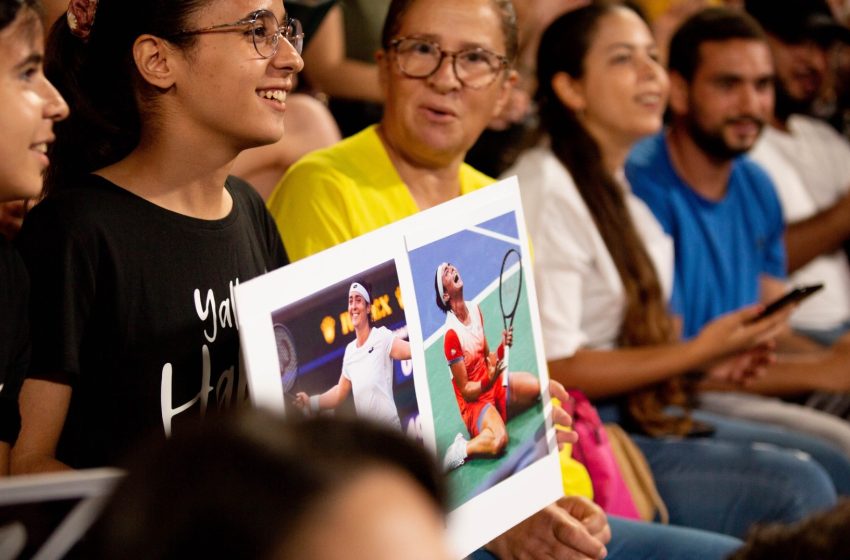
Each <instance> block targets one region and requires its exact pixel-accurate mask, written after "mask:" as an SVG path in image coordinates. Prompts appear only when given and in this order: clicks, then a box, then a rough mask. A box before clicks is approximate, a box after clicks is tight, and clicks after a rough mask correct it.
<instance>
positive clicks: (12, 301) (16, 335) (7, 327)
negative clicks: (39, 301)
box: [0, 235, 29, 443]
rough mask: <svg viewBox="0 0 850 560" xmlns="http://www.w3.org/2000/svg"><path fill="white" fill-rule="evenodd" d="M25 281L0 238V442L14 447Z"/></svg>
mask: <svg viewBox="0 0 850 560" xmlns="http://www.w3.org/2000/svg"><path fill="white" fill-rule="evenodd" d="M28 294H29V280H28V279H27V271H26V268H25V267H24V263H23V261H21V257H20V256H19V255H18V253H17V251H15V249H14V248H13V247H12V245H11V243H9V242H8V241H7V240H6V238H5V237H3V236H2V235H0V313H1V314H2V315H0V316H2V319H0V386H2V389H0V441H5V442H7V443H14V442H15V438H16V437H17V436H18V431H19V429H20V424H21V421H20V416H19V414H18V390H19V389H20V384H21V381H22V380H23V377H24V375H25V373H26V369H27V364H28V363H29V324H28V322H27V297H28Z"/></svg>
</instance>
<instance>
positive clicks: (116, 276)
mask: <svg viewBox="0 0 850 560" xmlns="http://www.w3.org/2000/svg"><path fill="white" fill-rule="evenodd" d="M301 41H302V36H301V34H300V26H299V24H298V22H297V21H295V20H290V19H287V18H286V15H285V12H284V7H283V4H282V3H281V2H279V1H273V0H180V1H175V0H169V1H165V0H145V1H135V2H125V1H122V0H100V2H97V1H96V0H73V1H72V2H71V4H70V6H69V9H68V17H67V18H62V19H60V20H59V21H58V22H57V24H56V25H55V26H54V28H53V30H52V33H51V36H50V39H49V46H48V53H47V70H48V75H49V76H50V77H51V78H52V79H53V80H54V83H56V84H57V87H58V88H59V90H60V91H61V92H62V93H63V94H64V95H65V96H66V98H67V99H68V100H69V102H70V104H71V106H72V107H73V108H74V114H73V117H71V118H70V119H68V120H67V121H66V122H65V123H63V126H61V127H57V138H56V143H55V144H54V146H53V147H52V148H51V150H50V152H49V155H50V158H51V163H50V166H49V168H48V170H47V179H46V191H47V196H46V198H45V199H44V201H43V202H41V203H40V204H39V205H38V206H37V207H36V208H35V209H34V210H33V211H32V212H31V213H30V215H29V216H28V217H27V219H26V221H25V225H24V227H23V230H22V232H21V235H20V238H19V241H20V249H21V253H22V255H23V257H24V260H25V262H26V264H27V266H28V269H29V272H30V276H31V286H32V294H33V297H32V305H31V320H32V332H33V357H34V358H33V360H32V366H31V368H30V374H29V376H28V378H27V380H26V381H25V382H24V385H23V387H22V390H21V397H20V404H21V416H22V429H21V434H20V437H19V439H18V443H17V445H16V446H15V447H14V449H13V451H12V468H13V471H16V472H33V471H41V470H55V469H61V468H66V467H74V468H79V467H91V466H98V465H105V464H113V463H114V462H115V461H116V458H117V457H119V456H120V455H121V454H122V453H123V452H124V451H125V450H126V449H127V448H129V447H131V446H133V445H134V444H135V443H136V442H137V441H138V440H139V439H140V438H141V437H142V436H145V435H148V434H159V435H160V436H167V435H169V434H170V433H172V432H176V431H179V430H180V429H181V426H185V424H187V423H192V422H195V421H197V420H199V419H201V418H203V417H204V415H205V414H206V415H209V414H214V413H217V412H220V411H223V410H225V409H227V408H228V407H230V406H231V405H233V404H236V403H238V402H242V401H244V400H245V398H246V391H245V380H244V379H243V377H242V374H241V372H240V368H239V344H238V336H237V332H236V329H237V327H238V325H237V323H236V317H235V315H234V309H233V300H232V298H233V287H234V286H235V285H236V284H238V283H239V282H244V281H246V280H248V279H250V278H252V277H254V276H257V275H259V274H262V273H263V272H265V271H268V270H271V269H274V268H277V267H279V266H282V265H284V264H286V262H287V258H286V254H285V252H284V250H283V247H282V245H281V242H280V238H279V237H278V235H277V231H276V228H275V226H274V224H273V221H272V219H271V217H270V216H269V215H268V214H267V213H266V211H265V208H264V207H263V204H262V201H261V199H260V198H259V196H257V195H256V193H255V192H254V191H253V190H252V189H251V188H250V187H249V186H248V185H247V184H245V183H243V182H241V181H239V180H237V179H235V178H233V177H229V176H228V171H229V169H230V166H231V164H232V162H233V160H234V159H235V158H236V156H237V154H239V152H240V151H242V150H243V149H246V148H250V147H253V146H259V145H263V144H268V143H272V142H275V141H277V140H278V139H279V138H280V137H281V135H282V134H283V128H284V113H285V110H286V103H285V101H286V95H287V93H288V92H289V91H290V90H291V89H292V87H293V83H292V82H293V77H294V75H295V74H296V73H297V72H298V71H300V70H301V68H302V65H303V63H302V60H301V57H300V49H301Z"/></svg>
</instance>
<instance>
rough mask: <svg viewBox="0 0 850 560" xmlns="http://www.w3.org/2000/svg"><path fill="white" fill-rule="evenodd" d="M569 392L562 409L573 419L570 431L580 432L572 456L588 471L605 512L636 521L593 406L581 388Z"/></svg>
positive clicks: (629, 499)
mask: <svg viewBox="0 0 850 560" xmlns="http://www.w3.org/2000/svg"><path fill="white" fill-rule="evenodd" d="M569 393H570V403H569V404H568V405H567V406H566V407H565V409H566V411H567V412H568V413H569V414H570V416H572V418H573V430H575V431H576V432H577V433H578V435H579V439H578V443H576V444H575V445H573V458H575V459H576V460H577V461H578V462H580V463H581V464H583V465H584V466H585V468H586V469H587V472H588V473H589V474H590V480H591V482H592V483H593V501H595V502H596V503H597V504H599V505H600V506H601V507H602V509H603V510H605V512H606V513H608V514H611V515H616V516H619V517H625V518H627V519H637V520H639V519H640V518H641V517H640V514H639V513H638V510H637V507H636V506H635V503H634V500H633V499H632V494H631V492H630V491H629V487H628V486H626V482H625V481H624V480H623V475H622V474H621V473H620V468H619V467H618V466H617V460H616V459H615V458H614V451H613V449H612V448H611V443H610V442H609V441H608V434H607V433H606V432H605V426H603V424H602V421H601V420H600V419H599V414H598V413H597V412H596V408H595V407H594V406H593V405H592V404H591V403H590V401H589V400H587V397H586V396H584V393H582V392H581V391H579V390H577V389H570V390H569Z"/></svg>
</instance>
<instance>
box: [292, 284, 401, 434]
mask: <svg viewBox="0 0 850 560" xmlns="http://www.w3.org/2000/svg"><path fill="white" fill-rule="evenodd" d="M371 292H372V285H371V284H370V283H369V282H367V281H366V280H357V281H354V282H352V283H351V286H350V287H349V290H348V314H349V316H350V317H351V323H352V325H353V327H354V334H355V338H354V340H352V341H351V342H349V343H348V345H347V346H346V347H345V354H344V356H343V359H342V373H341V375H340V377H339V382H338V383H337V384H336V385H334V386H333V387H331V388H330V389H328V390H327V391H325V392H323V393H321V394H316V395H312V396H310V395H308V394H307V393H306V392H303V391H302V392H298V393H297V394H296V395H295V399H294V404H295V406H297V407H298V408H300V409H301V410H304V411H309V412H310V413H313V414H316V413H319V412H321V411H323V410H330V409H335V408H337V407H338V406H340V405H341V404H342V403H343V402H345V400H346V399H347V398H348V396H349V394H351V393H353V394H354V408H355V409H356V411H357V415H358V416H361V417H366V418H369V419H371V420H374V421H377V422H380V423H382V424H387V425H391V426H395V427H396V428H398V429H399V430H401V429H402V427H401V420H400V419H399V415H398V410H397V409H396V404H395V402H394V400H393V360H409V359H410V343H409V342H408V341H406V340H403V339H401V338H398V337H396V336H395V334H393V331H391V330H390V329H388V328H387V327H384V326H381V327H373V325H372V320H371V309H372V293H371Z"/></svg>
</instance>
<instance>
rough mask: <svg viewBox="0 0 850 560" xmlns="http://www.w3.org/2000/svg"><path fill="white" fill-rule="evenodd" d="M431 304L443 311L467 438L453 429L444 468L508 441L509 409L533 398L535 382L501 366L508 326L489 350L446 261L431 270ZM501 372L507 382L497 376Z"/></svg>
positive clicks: (497, 450)
mask: <svg viewBox="0 0 850 560" xmlns="http://www.w3.org/2000/svg"><path fill="white" fill-rule="evenodd" d="M434 290H435V292H436V302H437V306H438V307H439V308H440V309H441V310H442V311H443V312H444V313H445V314H446V323H445V328H446V333H445V336H444V339H443V347H444V352H445V356H446V361H447V362H448V365H449V369H450V370H451V375H452V386H453V388H454V393H455V398H456V399H457V403H458V407H459V408H460V415H461V417H462V418H463V421H464V423H465V424H466V428H467V430H468V431H469V435H470V436H471V438H470V439H468V440H467V439H466V437H464V434H462V433H458V434H457V436H455V440H454V442H453V443H452V444H451V445H450V446H449V448H448V449H447V450H446V454H445V456H444V458H443V466H444V468H445V469H446V470H451V469H455V468H457V467H460V466H461V465H463V464H464V463H465V462H466V460H467V459H468V458H474V457H497V456H499V455H501V454H502V453H503V452H504V450H505V447H506V446H507V443H508V432H507V428H506V422H507V421H508V416H509V411H508V408H510V409H511V410H510V413H511V415H513V414H516V413H517V412H520V411H522V410H525V409H527V408H528V407H530V406H532V405H534V404H535V403H537V401H538V400H539V398H540V382H539V381H538V379H537V377H536V376H534V375H533V374H531V373H528V372H520V371H515V372H506V371H505V365H504V362H503V360H502V358H503V357H504V351H505V348H506V347H508V346H510V345H511V344H512V343H513V327H512V326H511V327H510V328H509V329H505V330H503V331H502V340H501V343H500V344H499V347H498V348H497V350H496V351H495V352H490V346H489V344H488V343H487V338H486V336H485V335H484V316H483V315H482V313H481V310H480V308H479V307H478V305H477V304H476V303H474V302H472V301H466V300H465V299H464V297H463V278H462V277H461V275H460V272H459V271H458V269H457V268H456V267H455V266H454V265H452V264H450V263H445V262H444V263H441V264H440V265H439V266H438V267H437V270H436V274H435V276H434ZM502 375H505V376H507V383H502V382H500V380H501V378H502Z"/></svg>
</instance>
